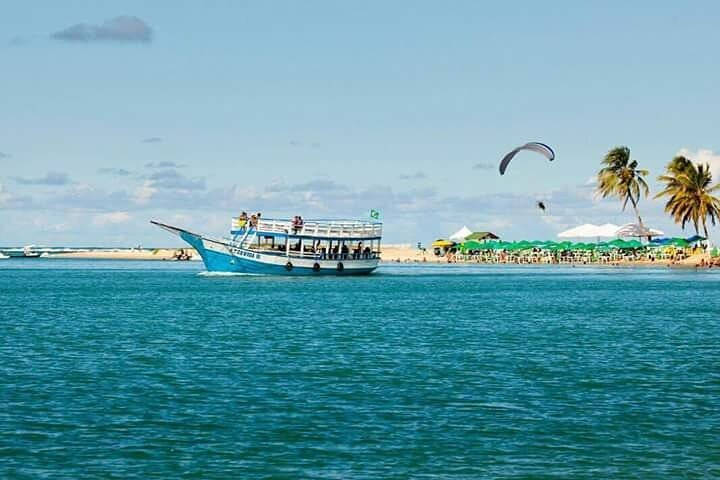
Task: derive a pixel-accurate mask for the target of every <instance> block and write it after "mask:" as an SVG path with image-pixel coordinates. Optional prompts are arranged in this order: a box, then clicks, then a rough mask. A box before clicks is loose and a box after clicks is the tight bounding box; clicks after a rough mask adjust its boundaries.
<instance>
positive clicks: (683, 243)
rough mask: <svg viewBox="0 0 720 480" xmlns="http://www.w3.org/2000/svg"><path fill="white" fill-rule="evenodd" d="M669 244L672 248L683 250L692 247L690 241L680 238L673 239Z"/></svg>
mask: <svg viewBox="0 0 720 480" xmlns="http://www.w3.org/2000/svg"><path fill="white" fill-rule="evenodd" d="M667 244H668V245H672V246H674V247H683V248H684V247H689V246H690V242H688V241H687V240H685V239H684V238H679V237H675V238H671V239H670V240H669V241H668V242H667Z"/></svg>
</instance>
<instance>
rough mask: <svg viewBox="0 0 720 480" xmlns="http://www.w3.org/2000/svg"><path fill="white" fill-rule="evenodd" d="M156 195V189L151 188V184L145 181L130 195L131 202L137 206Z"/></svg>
mask: <svg viewBox="0 0 720 480" xmlns="http://www.w3.org/2000/svg"><path fill="white" fill-rule="evenodd" d="M156 193H157V188H154V187H153V182H152V181H150V180H145V181H144V182H143V184H142V185H140V186H139V187H137V188H136V189H135V190H134V191H133V193H132V201H133V202H135V203H136V204H138V205H144V204H146V203H148V202H149V201H150V199H151V198H152V197H153V195H155V194H156Z"/></svg>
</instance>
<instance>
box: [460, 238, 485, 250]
mask: <svg viewBox="0 0 720 480" xmlns="http://www.w3.org/2000/svg"><path fill="white" fill-rule="evenodd" d="M482 245H483V244H482V243H480V242H478V241H477V240H467V241H465V242H463V243H461V244H460V248H461V249H463V250H480V249H481V247H482Z"/></svg>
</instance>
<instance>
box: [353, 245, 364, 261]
mask: <svg viewBox="0 0 720 480" xmlns="http://www.w3.org/2000/svg"><path fill="white" fill-rule="evenodd" d="M362 245H363V243H362V242H358V244H357V248H353V259H354V260H359V259H360V256H361V255H362V251H363V246H362Z"/></svg>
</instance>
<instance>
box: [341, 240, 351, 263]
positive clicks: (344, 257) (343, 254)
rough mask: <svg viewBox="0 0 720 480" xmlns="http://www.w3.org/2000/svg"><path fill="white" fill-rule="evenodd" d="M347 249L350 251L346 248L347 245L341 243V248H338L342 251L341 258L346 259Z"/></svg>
mask: <svg viewBox="0 0 720 480" xmlns="http://www.w3.org/2000/svg"><path fill="white" fill-rule="evenodd" d="M349 251H350V249H349V248H348V246H347V245H346V244H345V243H343V245H342V249H341V250H340V252H341V253H342V259H343V260H347V258H348V252H349Z"/></svg>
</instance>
